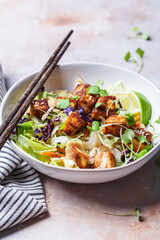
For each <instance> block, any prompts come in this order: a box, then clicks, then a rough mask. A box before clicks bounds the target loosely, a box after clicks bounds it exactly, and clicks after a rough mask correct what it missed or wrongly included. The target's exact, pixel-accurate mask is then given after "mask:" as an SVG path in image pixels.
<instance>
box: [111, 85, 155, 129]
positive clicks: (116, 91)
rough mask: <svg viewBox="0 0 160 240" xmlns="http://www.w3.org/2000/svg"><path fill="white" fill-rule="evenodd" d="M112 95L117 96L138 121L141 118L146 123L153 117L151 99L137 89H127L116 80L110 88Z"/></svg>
mask: <svg viewBox="0 0 160 240" xmlns="http://www.w3.org/2000/svg"><path fill="white" fill-rule="evenodd" d="M110 95H114V96H116V98H118V99H119V100H120V102H121V104H122V107H123V109H126V110H127V111H129V112H130V113H131V114H132V115H133V116H134V118H135V119H136V121H138V120H140V121H141V123H143V124H144V125H147V124H148V121H149V120H150V118H151V113H152V108H151V104H150V102H149V100H148V99H147V98H146V97H145V96H144V95H143V94H142V93H139V92H137V91H133V90H131V91H126V90H125V88H124V85H123V83H122V82H121V81H118V82H116V83H115V84H114V85H113V86H112V87H111V89H110Z"/></svg>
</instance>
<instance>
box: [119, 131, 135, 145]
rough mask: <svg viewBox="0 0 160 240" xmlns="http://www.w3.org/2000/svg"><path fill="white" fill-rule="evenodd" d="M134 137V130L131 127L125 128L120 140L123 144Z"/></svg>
mask: <svg viewBox="0 0 160 240" xmlns="http://www.w3.org/2000/svg"><path fill="white" fill-rule="evenodd" d="M134 137H135V134H134V131H133V130H132V129H127V130H126V131H125V132H124V134H123V135H122V141H123V142H124V143H125V144H128V143H130V142H131V141H132V139H133V138H134Z"/></svg>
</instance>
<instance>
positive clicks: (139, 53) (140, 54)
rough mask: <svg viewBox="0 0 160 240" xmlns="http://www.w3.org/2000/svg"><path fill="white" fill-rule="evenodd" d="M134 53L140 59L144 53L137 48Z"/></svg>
mask: <svg viewBox="0 0 160 240" xmlns="http://www.w3.org/2000/svg"><path fill="white" fill-rule="evenodd" d="M136 53H137V54H138V55H139V56H140V58H142V57H143V55H144V51H143V50H142V49H141V48H137V50H136Z"/></svg>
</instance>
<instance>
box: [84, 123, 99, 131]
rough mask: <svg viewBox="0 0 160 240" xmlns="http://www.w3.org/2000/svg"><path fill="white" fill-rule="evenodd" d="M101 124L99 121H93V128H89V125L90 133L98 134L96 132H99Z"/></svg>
mask: <svg viewBox="0 0 160 240" xmlns="http://www.w3.org/2000/svg"><path fill="white" fill-rule="evenodd" d="M99 125H100V124H99V122H98V121H93V122H92V126H91V127H90V126H88V125H87V128H88V129H89V130H90V133H91V132H96V131H98V130H99Z"/></svg>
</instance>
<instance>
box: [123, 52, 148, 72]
mask: <svg viewBox="0 0 160 240" xmlns="http://www.w3.org/2000/svg"><path fill="white" fill-rule="evenodd" d="M136 54H137V55H138V56H139V58H138V59H132V57H131V53H130V52H127V53H126V55H125V57H124V60H125V61H126V62H128V61H130V62H133V63H134V64H136V65H138V66H139V68H138V71H137V72H138V73H139V72H140V71H141V70H142V67H143V63H142V58H143V55H144V51H143V50H142V49H141V48H137V50H136Z"/></svg>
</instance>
